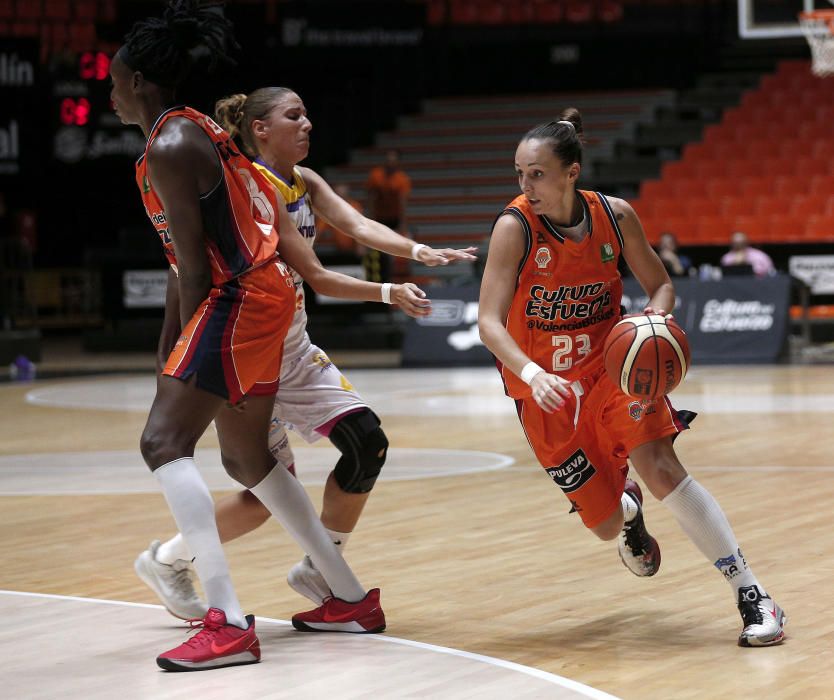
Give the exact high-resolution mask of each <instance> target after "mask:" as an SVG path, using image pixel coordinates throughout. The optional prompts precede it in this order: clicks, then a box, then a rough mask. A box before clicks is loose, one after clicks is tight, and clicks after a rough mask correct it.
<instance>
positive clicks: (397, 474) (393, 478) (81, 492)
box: [0, 446, 516, 496]
mask: <svg viewBox="0 0 834 700" xmlns="http://www.w3.org/2000/svg"><path fill="white" fill-rule="evenodd" d="M313 451H321V453H322V454H326V455H330V453H333V455H334V456H336V455H338V452H337V451H336V450H335V449H332V448H330V447H306V446H305V447H296V448H295V450H294V452H295V454H296V456H297V457H298V456H301V457H302V459H301V463H302V465H303V464H304V461H305V459H310V457H311V453H312V452H313ZM209 453H210V454H211V455H212V457H215V456H216V455H219V449H218V448H208V447H206V448H203V447H201V448H198V449H197V450H196V452H195V455H196V457H197V459H198V464H200V463H201V460H203V461H204V460H206V459H207V454H209ZM126 455H127V456H130V457H135V456H137V455H138V452H137V451H135V450H94V451H85V450H71V451H67V452H31V453H22V454H10V455H3V454H0V483H2V481H3V476H4V472H3V469H4V467H5V465H6V464H7V463H8V462H9V461H13V460H15V459H18V460H20V462H21V463H23V464H26V463H27V462H30V461H32V460H35V461H37V460H40V459H47V460H51V461H60V460H61V458H62V457H68V458H70V459H72V458H81V459H85V458H86V459H89V460H92V459H94V458H95V457H98V458H102V457H104V458H108V459H113V460H118V459H122V458H124V457H125V456H126ZM424 458H425V459H428V458H431V459H434V460H445V461H446V462H453V461H454V460H455V458H458V459H462V460H466V459H467V458H471V459H480V460H483V462H484V463H483V464H476V465H468V464H467V465H464V466H458V467H457V468H455V467H453V466H449V467H448V468H445V469H435V470H432V471H430V472H428V473H421V472H420V468H419V467H410V466H409V467H405V466H401V465H400V464H399V463H400V462H408V461H409V460H414V459H424ZM515 461H516V460H515V458H513V457H511V456H510V455H506V454H503V453H501V452H487V451H484V450H461V449H447V448H443V447H393V448H391V449H390V450H389V452H388V464H389V469H388V470H383V472H382V473H381V474H380V481H383V482H388V483H393V482H397V481H421V480H426V479H440V478H446V477H457V476H469V475H472V474H482V473H487V472H494V471H500V470H502V469H507V468H509V467H511V466H513V465H514V464H515ZM395 465H396V471H395V470H394V469H393V467H394V466H395ZM99 466H100V465H99ZM212 466H213V467H216V466H217V465H212ZM137 467H138V469H139V470H143V471H144V473H145V474H146V475H147V476H148V477H149V478H148V479H147V480H146V483H147V485H142V486H139V487H137V486H136V485H135V484H128V487H123V488H121V489H119V488H105V489H91V488H87V489H84V488H69V489H48V488H47V489H40V488H28V489H27V488H17V489H3V488H0V496H62V495H63V496H119V495H125V494H148V493H160V491H159V487H158V484H157V483H156V481H155V480H154V479H152V478H150V472H149V471H147V470H146V469H145V467H144V466H142V465H137ZM317 467H318V469H319V471H316V469H315V468H309V469H305V467H304V466H302V467H301V468H300V469H298V472H299V479H300V481H301V483H302V484H303V485H304V486H305V488H306V487H307V486H323V485H324V483H325V480H326V478H327V476H326V475H327V474H328V473H329V472H330V469H331V467H330V466H329V465H328V467H327V468H326V470H325V472H321V469H320V465H317ZM37 468H38V467H34V469H37ZM305 472H306V473H305ZM139 473H140V472H139V471H137V472H136V475H137V476H136V477H135V478H138V474H139ZM217 476H218V474H214V475H213V478H209V479H208V481H209V490H210V491H212V492H218V491H231V490H235V489H239V488H240V485H239V484H236V483H235V482H234V481H233V480H231V477H229V482H228V484H226V483H223V484H217V483H216V478H217ZM130 478H134V477H133V476H132V477H130ZM223 478H224V479H225V475H224V476H223ZM143 484H144V482H143Z"/></svg>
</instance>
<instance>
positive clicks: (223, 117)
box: [214, 87, 293, 158]
mask: <svg viewBox="0 0 834 700" xmlns="http://www.w3.org/2000/svg"><path fill="white" fill-rule="evenodd" d="M291 94H293V91H292V90H290V89H289V88H285V87H266V88H258V89H257V90H255V91H254V92H252V93H250V94H248V95H244V94H243V93H237V94H236V95H229V96H228V97H223V98H221V99H219V100H217V102H216V103H215V105H214V116H215V119H217V123H218V124H220V126H222V127H223V128H224V129H225V130H226V131H228V132H229V134H231V136H232V138H237V137H238V136H240V140H241V141H242V142H243V150H245V151H246V153H247V155H249V156H250V157H253V158H254V157H256V156H257V155H258V153H259V151H258V141H257V139H256V138H255V134H254V133H253V132H252V122H253V121H255V120H256V119H257V120H263V119H266V117H267V115H268V114H269V113H270V112H271V111H272V110H273V109H274V108H275V105H277V104H278V103H279V102H280V101H281V100H282V99H283V98H284V97H286V96H287V95H291Z"/></svg>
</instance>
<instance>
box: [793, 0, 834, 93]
mask: <svg viewBox="0 0 834 700" xmlns="http://www.w3.org/2000/svg"><path fill="white" fill-rule="evenodd" d="M831 1H832V4H834V0H831ZM799 26H800V27H801V28H802V32H803V33H804V34H805V38H806V39H807V40H808V45H809V46H810V47H811V72H812V73H813V74H814V75H816V76H819V77H820V78H825V77H827V76H829V75H834V10H814V11H812V12H800V13H799Z"/></svg>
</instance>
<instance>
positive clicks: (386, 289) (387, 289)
mask: <svg viewBox="0 0 834 700" xmlns="http://www.w3.org/2000/svg"><path fill="white" fill-rule="evenodd" d="M392 286H393V285H392V284H391V283H390V282H385V283H384V284H383V285H382V289H381V290H380V294H382V303H383V304H390V303H391V287H392Z"/></svg>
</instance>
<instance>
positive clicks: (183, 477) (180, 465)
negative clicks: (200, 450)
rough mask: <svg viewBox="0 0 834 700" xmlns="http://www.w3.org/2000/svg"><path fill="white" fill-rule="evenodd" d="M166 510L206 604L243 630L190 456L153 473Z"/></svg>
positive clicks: (208, 503) (208, 501) (209, 503)
mask: <svg viewBox="0 0 834 700" xmlns="http://www.w3.org/2000/svg"><path fill="white" fill-rule="evenodd" d="M154 475H155V476H156V478H157V480H158V481H159V484H160V486H161V487H162V493H163V494H165V500H166V501H168V507H169V508H170V509H171V514H172V515H173V516H174V520H175V521H176V523H177V527H178V528H179V531H180V532H181V533H182V536H183V539H184V540H185V544H186V547H187V549H188V551H189V552H191V553H192V554H193V555H194V568H195V569H196V570H197V575H198V576H199V577H200V582H201V583H202V584H203V590H204V591H205V592H206V598H207V599H208V604H209V606H210V607H212V608H219V609H220V610H222V611H223V612H224V613H226V621H227V622H228V623H229V624H230V625H235V626H237V627H240V628H242V629H246V627H247V624H246V619H245V616H244V614H243V611H242V610H241V608H240V602H238V599H237V594H236V593H235V589H234V587H233V586H232V579H231V577H230V576H229V566H228V564H227V563H226V556H225V555H224V554H223V546H222V545H221V544H220V536H219V535H218V534H217V523H216V521H215V520H214V501H213V500H212V498H211V494H210V493H209V490H208V487H207V486H206V482H205V481H203V477H202V476H201V475H200V472H199V471H198V470H197V466H196V465H195V464H194V460H193V459H192V458H191V457H182V458H181V459H175V460H174V461H173V462H168V463H167V464H163V465H162V466H161V467H159V469H157V470H156V471H155V472H154Z"/></svg>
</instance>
